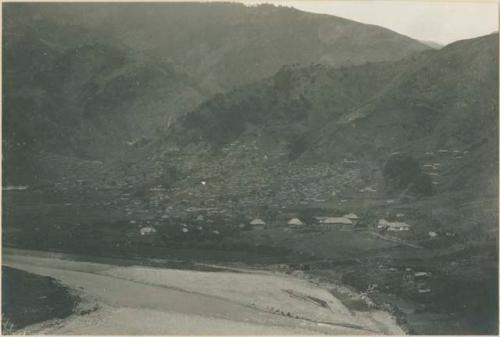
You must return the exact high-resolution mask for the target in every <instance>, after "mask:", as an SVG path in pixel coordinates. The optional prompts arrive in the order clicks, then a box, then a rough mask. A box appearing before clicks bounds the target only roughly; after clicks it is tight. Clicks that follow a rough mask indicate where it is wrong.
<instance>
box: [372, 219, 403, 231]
mask: <svg viewBox="0 0 500 337" xmlns="http://www.w3.org/2000/svg"><path fill="white" fill-rule="evenodd" d="M377 228H378V229H386V230H388V231H391V232H402V231H409V230H410V228H411V226H410V225H408V224H407V223H405V222H398V221H396V222H389V221H387V220H385V219H380V220H379V221H378V224H377Z"/></svg>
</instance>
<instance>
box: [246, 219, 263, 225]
mask: <svg viewBox="0 0 500 337" xmlns="http://www.w3.org/2000/svg"><path fill="white" fill-rule="evenodd" d="M265 224H266V223H265V222H264V221H263V220H262V219H259V218H255V219H253V220H252V221H250V225H252V226H263V225H265Z"/></svg>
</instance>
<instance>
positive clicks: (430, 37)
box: [243, 0, 498, 45]
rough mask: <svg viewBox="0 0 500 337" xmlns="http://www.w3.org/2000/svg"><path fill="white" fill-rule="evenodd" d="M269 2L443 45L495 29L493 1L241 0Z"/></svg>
mask: <svg viewBox="0 0 500 337" xmlns="http://www.w3.org/2000/svg"><path fill="white" fill-rule="evenodd" d="M483 1H484V0H483ZM243 2H244V3H245V4H247V5H252V4H258V3H272V4H275V5H282V6H290V7H295V8H297V9H300V10H303V11H306V12H313V13H322V14H331V15H336V16H340V17H344V18H347V19H351V20H355V21H359V22H363V23H369V24H374V25H378V26H382V27H386V28H389V29H391V30H394V31H396V32H398V33H401V34H404V35H407V36H410V37H412V38H414V39H418V40H426V41H433V42H437V43H439V44H442V45H445V44H448V43H451V42H454V41H457V40H463V39H468V38H473V37H477V36H481V35H486V34H489V33H492V32H494V31H498V4H497V3H496V2H493V1H484V2H480V1H478V0H475V1H474V2H472V1H471V2H463V1H462V2H458V1H454V2H438V1H427V2H424V1H372V0H371V1H352V0H350V1H345V0H344V1H328V0H323V1H316V0H302V1H297V0H281V1H280V0H269V1H261V0H245V1H243Z"/></svg>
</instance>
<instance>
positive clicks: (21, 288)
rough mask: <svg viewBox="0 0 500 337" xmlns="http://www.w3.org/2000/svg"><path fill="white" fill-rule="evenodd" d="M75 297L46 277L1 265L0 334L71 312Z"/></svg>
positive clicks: (61, 316)
mask: <svg viewBox="0 0 500 337" xmlns="http://www.w3.org/2000/svg"><path fill="white" fill-rule="evenodd" d="M76 303H77V298H76V297H75V296H74V295H72V294H70V293H69V292H68V290H67V289H66V288H65V287H63V286H62V285H60V284H58V283H57V282H56V281H55V280H54V279H52V278H50V277H43V276H38V275H34V274H30V273H27V272H24V271H21V270H17V269H13V268H9V267H5V266H2V334H9V333H12V332H14V331H16V330H18V329H21V328H23V327H25V326H27V325H31V324H34V323H38V322H43V321H46V320H49V319H54V318H64V317H67V316H69V315H71V314H72V313H73V309H74V307H75V305H76Z"/></svg>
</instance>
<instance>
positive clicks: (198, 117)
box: [166, 34, 498, 194]
mask: <svg viewBox="0 0 500 337" xmlns="http://www.w3.org/2000/svg"><path fill="white" fill-rule="evenodd" d="M497 50H498V34H492V35H489V36H485V37H481V38H476V39H472V40H466V41H460V42H457V43H453V44H451V45H448V46H446V47H445V48H443V49H442V50H439V51H426V52H424V53H421V54H419V55H416V56H414V57H412V58H408V59H405V60H401V61H396V62H380V63H373V64H365V65H360V66H352V67H344V68H330V67H326V66H321V65H316V66H307V67H293V66H286V67H283V68H282V69H281V70H280V71H279V72H277V73H276V75H275V76H273V77H271V78H268V79H265V80H262V81H259V82H257V83H253V84H251V85H247V86H244V87H241V88H238V89H236V90H234V91H231V92H229V93H226V94H221V95H217V96H215V97H214V98H212V99H211V100H208V101H206V102H204V103H202V104H201V105H200V106H199V108H197V109H196V110H194V111H192V112H190V113H188V114H186V115H185V116H184V117H182V118H181V120H180V122H179V123H177V124H175V125H173V126H172V127H171V128H170V130H169V132H168V134H167V136H166V139H167V140H166V143H168V144H172V143H177V144H178V145H179V146H190V145H192V144H198V146H201V147H203V148H204V149H205V150H204V151H206V150H207V149H209V151H212V152H211V153H214V155H215V156H217V155H220V156H221V157H220V158H224V154H223V153H224V151H223V150H224V149H225V148H226V147H227V146H229V145H231V144H234V143H235V142H246V143H249V142H250V143H255V142H257V143H262V144H265V145H264V146H265V148H264V149H262V151H263V155H265V152H266V151H268V152H270V153H271V152H273V151H282V152H284V153H286V154H287V158H286V159H285V160H286V161H287V162H292V163H294V162H300V163H318V162H326V163H336V164H339V163H342V162H345V161H346V160H347V161H356V162H358V161H359V162H364V163H365V165H367V166H374V167H379V168H380V169H381V168H382V167H383V165H384V163H385V161H386V160H387V159H388V158H389V157H390V156H391V154H392V153H395V152H398V153H406V154H410V155H412V156H413V157H414V158H416V159H418V160H419V161H420V162H421V163H422V165H424V167H429V166H428V165H431V166H432V165H434V164H435V165H434V166H436V167H438V166H439V171H440V172H439V173H438V172H428V173H429V175H431V176H433V177H434V178H433V179H434V180H433V181H434V185H436V186H435V187H436V189H437V190H441V191H444V190H447V191H449V190H452V189H455V188H465V187H467V188H473V189H475V190H482V191H483V192H486V191H489V192H488V193H493V194H494V193H495V188H494V186H496V185H495V184H494V183H495V181H496V179H497V177H496V163H497V153H496V148H497V146H498V142H497V136H496V135H497V121H498V120H497V110H498V101H497V81H498V78H497V74H498V60H497ZM374 83H376V85H373V84H374ZM476 156H480V157H481V158H482V160H481V161H480V162H478V161H477V158H476ZM472 158H476V159H472ZM221 160H223V159H221ZM462 169H463V170H466V171H461V170H462ZM436 170H437V169H436ZM485 172H486V173H485ZM438 176H439V178H438ZM492 186H493V187H492Z"/></svg>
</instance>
